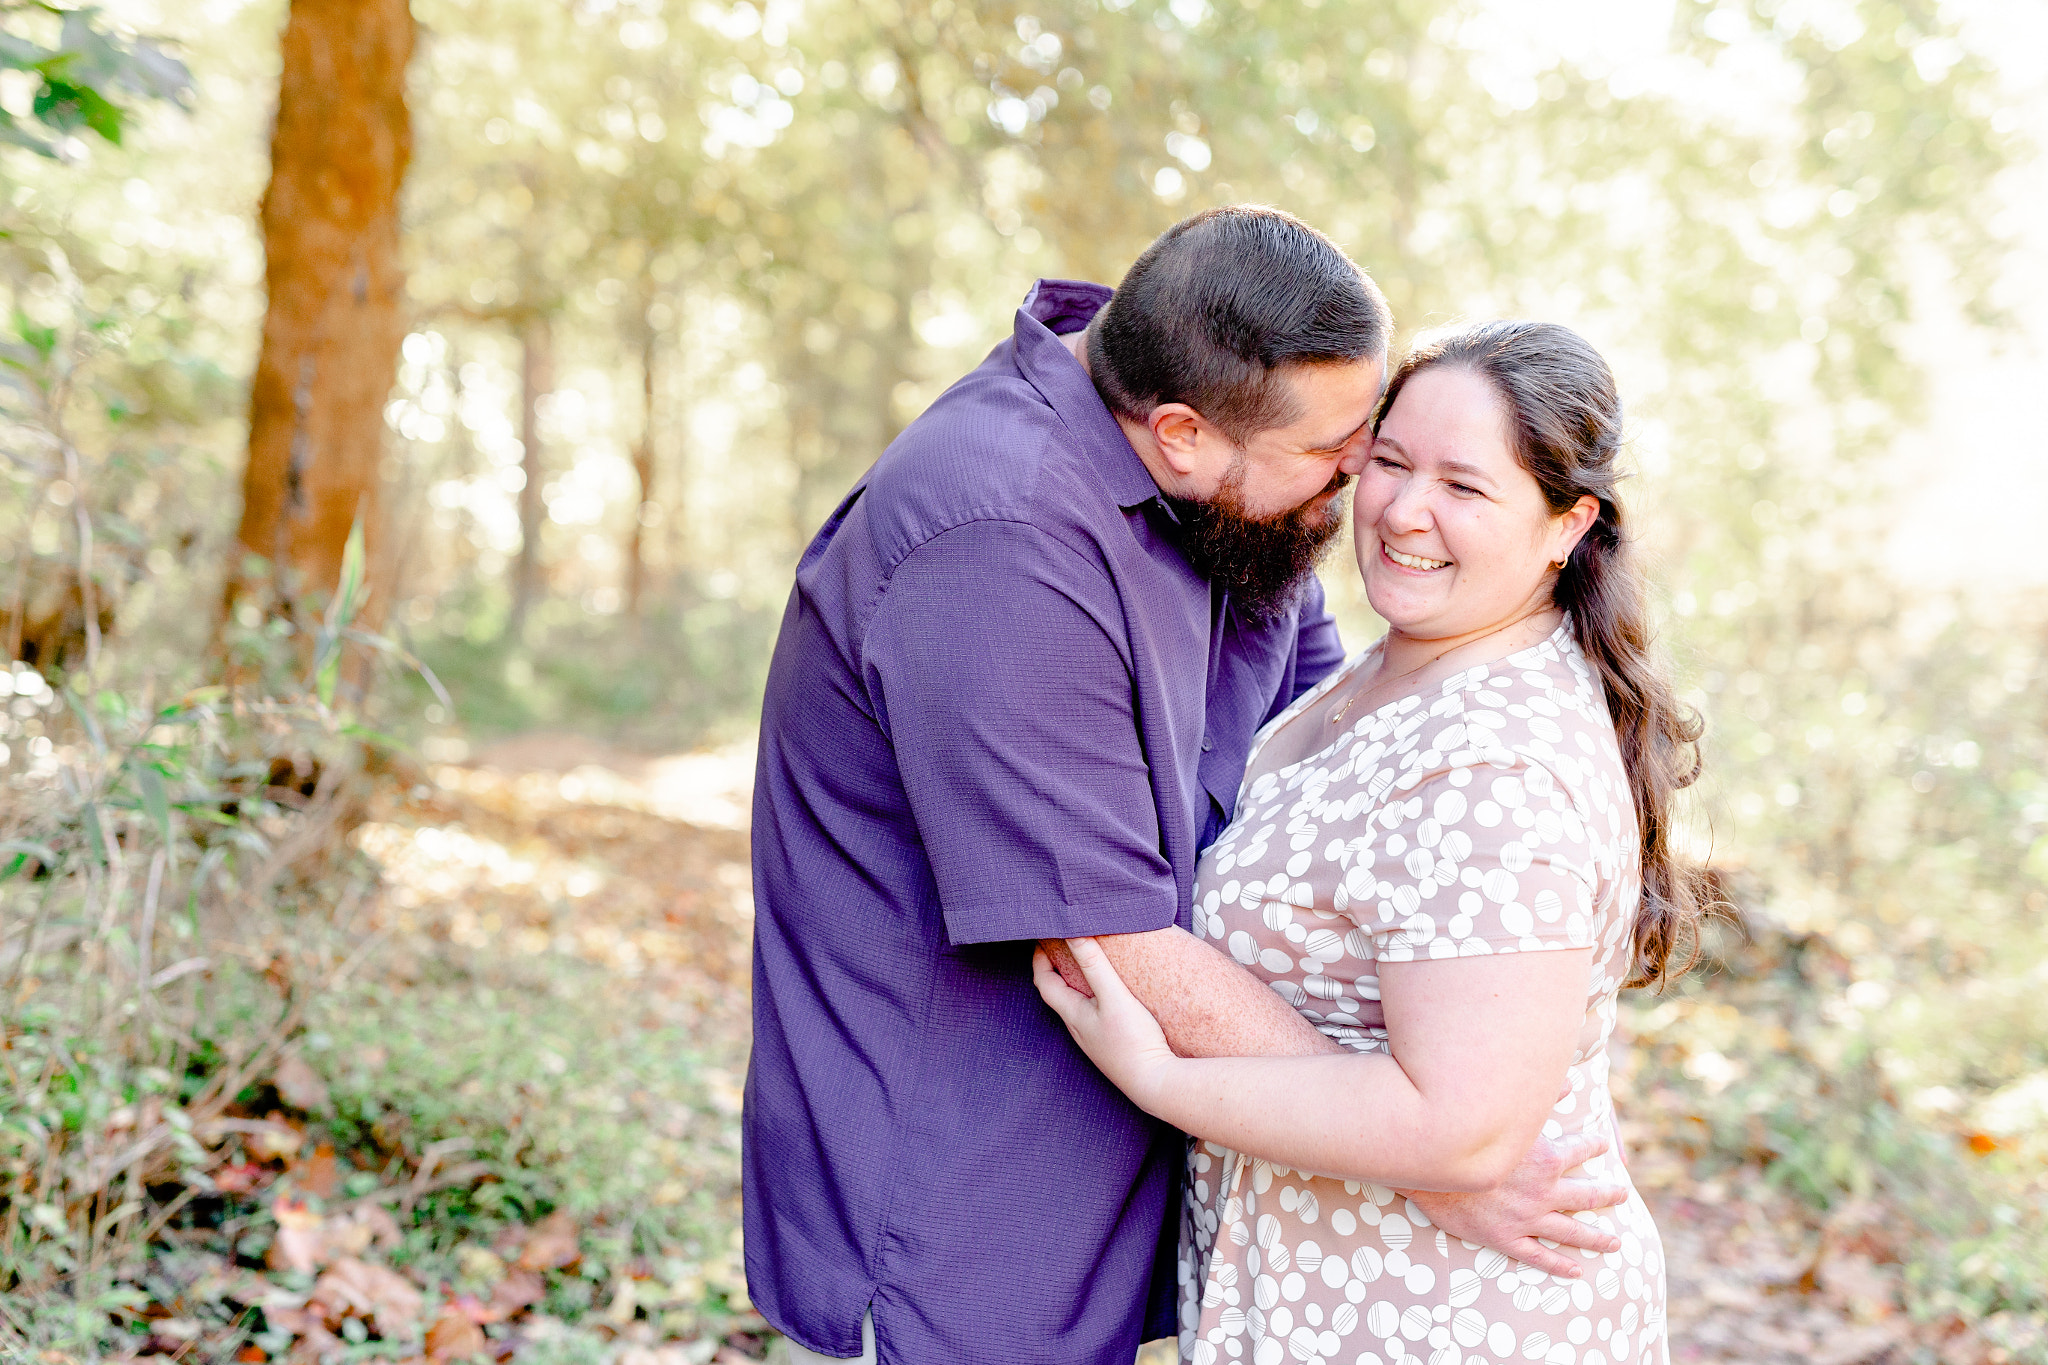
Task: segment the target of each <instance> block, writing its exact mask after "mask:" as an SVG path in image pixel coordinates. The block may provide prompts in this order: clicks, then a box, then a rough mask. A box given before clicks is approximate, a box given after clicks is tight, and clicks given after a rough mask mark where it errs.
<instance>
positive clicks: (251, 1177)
mask: <svg viewBox="0 0 2048 1365" xmlns="http://www.w3.org/2000/svg"><path fill="white" fill-rule="evenodd" d="M269 1178H270V1172H269V1171H267V1170H265V1169H264V1168H263V1167H261V1166H259V1165H257V1164H256V1163H255V1162H253V1161H245V1162H243V1163H241V1164H240V1165H237V1166H223V1167H221V1168H220V1169H219V1170H217V1171H215V1172H214V1173H213V1187H214V1188H215V1189H216V1190H219V1191H220V1192H221V1193H222V1194H247V1193H249V1191H251V1190H253V1189H255V1188H256V1187H257V1186H258V1185H261V1184H262V1183H263V1182H264V1181H266V1180H268V1179H269Z"/></svg>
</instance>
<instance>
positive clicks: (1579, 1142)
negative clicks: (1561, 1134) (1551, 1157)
mask: <svg viewBox="0 0 2048 1365" xmlns="http://www.w3.org/2000/svg"><path fill="white" fill-rule="evenodd" d="M1607 1147H1608V1143H1607V1139H1606V1137H1604V1136H1603V1135H1601V1134H1598V1133H1573V1134H1572V1135H1571V1136H1570V1137H1568V1138H1563V1139H1561V1140H1560V1141H1559V1142H1558V1144H1557V1155H1558V1159H1559V1160H1560V1161H1561V1162H1563V1166H1562V1167H1561V1169H1563V1170H1567V1171H1569V1170H1572V1169H1574V1168H1576V1167H1579V1166H1583V1165H1585V1164H1586V1163H1587V1162H1589V1161H1591V1160H1592V1159H1593V1158H1594V1157H1596V1156H1599V1155H1600V1154H1601V1153H1602V1152H1605V1151H1606V1150H1607Z"/></svg>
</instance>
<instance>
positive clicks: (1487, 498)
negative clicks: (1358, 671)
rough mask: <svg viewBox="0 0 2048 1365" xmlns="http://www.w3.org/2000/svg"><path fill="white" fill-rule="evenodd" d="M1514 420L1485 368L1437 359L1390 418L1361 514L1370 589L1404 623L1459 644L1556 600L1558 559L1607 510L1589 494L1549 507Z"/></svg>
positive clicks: (1421, 635)
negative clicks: (1516, 439) (1516, 440)
mask: <svg viewBox="0 0 2048 1365" xmlns="http://www.w3.org/2000/svg"><path fill="white" fill-rule="evenodd" d="M1508 422H1509V418H1508V410H1507V406H1506V404H1505V403H1503V402H1502V400H1501V398H1500V396H1499V395H1498V394H1497V393H1495V392H1494V389H1493V386H1492V385H1491V384H1489V383H1488V382H1487V381H1486V380H1485V379H1483V378H1481V377H1480V376H1479V375H1478V374H1476V373H1474V372H1473V371H1472V370H1469V369H1466V368H1463V367H1461V366H1452V365H1438V366H1434V367H1432V368H1430V369H1426V370H1423V371H1421V372H1420V373H1419V374H1416V375H1415V376H1414V377H1413V378H1411V379H1410V380H1409V381H1408V382H1407V384H1406V385H1405V386H1404V387H1403V388H1402V389H1401V392H1400V395H1399V396H1398V397H1397V398H1395V400H1394V406H1393V408H1392V409H1391V410H1390V411H1389V412H1388V413H1387V416H1386V420H1385V421H1384V422H1382V423H1381V424H1380V430H1379V435H1378V437H1377V438H1376V439H1375V440H1374V442H1373V447H1372V451H1371V453H1370V455H1369V456H1368V457H1367V460H1366V465H1365V472H1364V473H1362V474H1360V475H1359V479H1358V493H1357V496H1356V499H1355V501H1354V504H1353V518H1354V523H1355V530H1356V536H1357V548H1358V568H1359V572H1360V573H1362V574H1363V575H1364V576H1365V591H1366V596H1367V597H1368V598H1370V599H1371V601H1372V608H1373V610H1374V611H1376V612H1378V613H1379V614H1380V615H1381V616H1382V617H1384V618H1385V619H1386V621H1387V624H1388V625H1389V626H1390V627H1391V628H1392V629H1393V630H1394V631H1395V632H1396V633H1398V634H1400V635H1403V636H1406V637H1408V638H1410V639H1416V640H1441V641H1445V642H1448V643H1450V644H1453V645H1455V644H1456V643H1459V642H1462V641H1463V640H1464V639H1467V638H1470V637H1472V636H1476V635H1482V634H1485V633H1487V632H1489V631H1493V630H1498V629H1500V628H1501V627H1503V626H1506V625H1508V624H1510V623H1512V622H1514V621H1516V620H1518V619H1520V618H1522V617H1524V616H1526V615H1528V614H1529V613H1530V612H1531V611H1535V610H1540V609H1542V608H1543V607H1546V606H1548V605H1549V603H1550V592H1551V582H1552V579H1551V575H1552V573H1553V572H1554V570H1553V568H1552V566H1553V565H1554V564H1556V563H1557V561H1559V560H1561V559H1564V558H1565V557H1566V556H1568V555H1569V554H1570V553H1571V549H1572V547H1573V546H1574V545H1576V544H1578V541H1579V537H1580V536H1582V535H1584V534H1585V531H1586V528H1587V527H1588V526H1591V525H1592V524H1593V520H1594V518H1595V517H1596V516H1597V515H1598V513H1599V503H1598V502H1597V501H1595V500H1594V499H1593V498H1591V497H1582V498H1580V499H1579V503H1578V505H1577V506H1575V507H1573V508H1571V509H1569V510H1568V511H1566V512H1564V513H1563V514H1561V515H1559V514H1553V513H1552V512H1551V510H1550V508H1549V506H1548V505H1547V504H1546V503H1545V502H1544V500H1543V490H1542V489H1541V488H1540V487H1539V486H1538V485H1537V482H1536V479H1535V477H1534V476H1533V475H1531V474H1530V473H1529V471H1528V470H1526V469H1524V468H1522V464H1521V462H1520V461H1519V460H1517V459H1516V458H1515V452H1514V447H1513V445H1512V444H1511V439H1510V435H1509V427H1508Z"/></svg>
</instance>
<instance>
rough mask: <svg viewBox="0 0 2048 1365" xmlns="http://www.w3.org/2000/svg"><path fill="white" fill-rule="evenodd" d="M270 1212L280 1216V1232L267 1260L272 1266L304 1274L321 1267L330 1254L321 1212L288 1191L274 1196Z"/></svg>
mask: <svg viewBox="0 0 2048 1365" xmlns="http://www.w3.org/2000/svg"><path fill="white" fill-rule="evenodd" d="M270 1214H271V1217H273V1218H275V1219H277V1236H276V1237H274V1238H272V1239H271V1243H270V1250H269V1251H268V1252H267V1253H266V1254H265V1255H264V1258H263V1261H264V1264H266V1265H268V1266H269V1267H270V1268H271V1269H272V1270H290V1271H296V1272H297V1273H299V1274H301V1275H310V1274H312V1273H313V1272H314V1271H315V1270H318V1269H319V1268H320V1266H321V1265H322V1264H323V1263H325V1262H326V1260H327V1259H328V1255H329V1253H328V1250H327V1239H326V1237H325V1236H324V1235H323V1233H322V1229H321V1224H322V1222H323V1221H324V1220H322V1218H321V1217H320V1215H319V1214H317V1213H315V1212H314V1211H313V1210H312V1208H311V1207H310V1206H309V1205H307V1204H306V1203H305V1202H303V1201H302V1200H298V1199H293V1198H291V1197H290V1196H289V1195H280V1196H279V1197H278V1198H276V1199H274V1200H272V1201H271V1204H270Z"/></svg>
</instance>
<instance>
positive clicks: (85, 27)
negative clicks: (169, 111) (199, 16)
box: [0, 0, 192, 156]
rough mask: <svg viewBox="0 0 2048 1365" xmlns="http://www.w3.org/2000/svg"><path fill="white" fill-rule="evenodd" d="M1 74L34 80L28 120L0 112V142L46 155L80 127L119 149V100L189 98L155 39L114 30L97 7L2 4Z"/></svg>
mask: <svg viewBox="0 0 2048 1365" xmlns="http://www.w3.org/2000/svg"><path fill="white" fill-rule="evenodd" d="M53 21H54V22H53ZM53 27H54V28H55V29H56V33H55V34H54V35H51V34H49V32H48V30H49V29H51V28H53ZM0 71H18V72H22V73H24V74H25V75H27V76H29V77H30V78H31V81H32V83H33V94H32V96H31V104H30V111H31V112H30V118H29V120H27V121H24V120H22V119H21V118H19V117H17V116H16V115H15V114H13V113H12V112H10V111H8V110H6V109H0V142H5V143H12V144H14V145H15V146H18V147H26V148H28V149H29V150H31V151H34V152H39V153H41V154H42V155H44V156H55V155H57V153H58V151H59V148H60V146H61V145H62V144H63V141H64V140H65V139H66V138H68V136H69V135H70V134H73V133H76V132H79V131H81V130H83V131H87V132H92V133H96V134H98V135H99V136H100V137H101V138H104V139H105V140H106V141H108V142H111V143H115V144H118V143H119V142H120V141H121V137H122V133H123V130H124V128H125V127H126V125H127V121H128V118H129V114H128V112H127V110H126V109H124V107H123V103H122V102H123V101H132V100H138V99H139V100H151V99H156V100H170V101H183V100H186V99H188V98H189V97H190V96H191V93H192V77H191V73H190V72H188V71H187V70H186V69H185V66H184V64H183V63H182V62H179V61H178V60H177V59H175V58H173V57H172V56H170V55H169V53H167V52H166V51H165V50H164V49H163V47H162V46H161V45H160V44H159V43H158V42H155V41H153V40H151V39H148V38H140V37H135V36H133V35H126V34H122V33H119V32H117V31H115V30H114V29H112V28H111V27H109V26H108V25H107V23H106V21H105V20H104V19H103V18H102V17H101V16H100V14H99V12H98V11H97V10H95V9H90V8H87V9H59V8H56V7H54V6H45V5H42V4H33V3H22V2H21V0H6V3H0Z"/></svg>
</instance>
